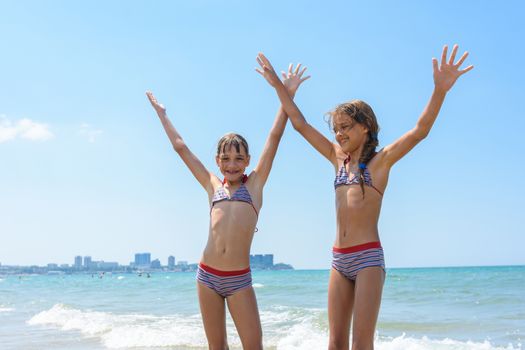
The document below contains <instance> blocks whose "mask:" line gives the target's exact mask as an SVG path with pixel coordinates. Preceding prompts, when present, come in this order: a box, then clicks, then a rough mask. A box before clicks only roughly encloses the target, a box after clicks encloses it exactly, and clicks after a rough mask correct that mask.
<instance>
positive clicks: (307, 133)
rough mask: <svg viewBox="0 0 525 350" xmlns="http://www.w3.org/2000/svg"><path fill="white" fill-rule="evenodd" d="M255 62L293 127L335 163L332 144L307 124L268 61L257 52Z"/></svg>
mask: <svg viewBox="0 0 525 350" xmlns="http://www.w3.org/2000/svg"><path fill="white" fill-rule="evenodd" d="M257 62H259V65H260V66H261V68H262V69H261V70H258V72H259V73H261V75H262V76H264V78H265V79H266V80H267V81H268V83H269V84H270V85H271V86H273V87H274V88H275V91H276V92H277V96H278V97H279V100H280V101H281V105H282V107H283V109H284V111H285V112H286V114H287V115H288V118H290V121H291V122H292V125H293V127H294V129H295V130H297V131H298V132H299V133H300V134H301V135H303V137H304V138H305V139H306V140H307V141H308V142H309V143H310V144H311V145H312V146H313V147H314V148H315V149H316V150H317V151H318V152H319V153H321V154H322V155H323V156H324V157H325V158H327V159H328V160H329V161H330V162H331V163H332V164H334V165H337V159H336V154H335V146H334V144H333V143H332V142H330V140H328V139H327V138H326V137H325V136H324V135H323V134H321V133H320V132H319V131H318V130H317V129H315V128H314V127H313V126H311V125H310V124H308V122H307V121H306V119H305V118H304V116H303V114H302V113H301V111H300V110H299V108H298V107H297V105H296V104H295V103H294V102H293V100H292V98H291V97H290V95H289V94H288V92H287V90H286V87H285V86H284V85H283V83H282V82H281V80H280V79H279V77H278V76H277V74H276V73H275V71H274V69H273V67H272V65H271V64H270V61H269V60H268V59H267V58H266V57H265V56H264V55H263V54H262V53H259V55H258V56H257Z"/></svg>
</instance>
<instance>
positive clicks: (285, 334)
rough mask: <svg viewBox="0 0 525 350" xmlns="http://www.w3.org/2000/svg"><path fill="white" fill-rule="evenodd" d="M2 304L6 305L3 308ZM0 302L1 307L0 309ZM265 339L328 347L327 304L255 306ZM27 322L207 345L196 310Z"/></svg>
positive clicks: (63, 313) (448, 346) (54, 315)
mask: <svg viewBox="0 0 525 350" xmlns="http://www.w3.org/2000/svg"><path fill="white" fill-rule="evenodd" d="M3 309H6V308H3ZM3 309H2V308H0V311H1V310H3ZM260 315H261V322H262V327H263V330H264V345H265V347H266V348H272V349H277V350H299V349H301V350H310V349H312V350H315V349H326V348H327V347H328V321H327V320H326V310H323V309H305V308H292V307H285V306H277V307H273V308H272V309H271V310H263V311H261V312H260ZM28 323H29V324H30V325H51V326H54V327H57V328H58V329H62V330H76V331H79V332H81V333H82V334H83V335H85V336H89V337H98V338H100V341H101V342H102V343H103V345H104V346H106V347H107V348H110V349H119V348H132V347H144V348H147V347H192V348H193V347H196V348H202V349H205V348H207V343H206V337H205V334H204V330H203V327H202V321H201V317H200V315H198V314H196V315H190V316H188V315H168V316H153V315H134V314H127V315H118V314H113V313H109V312H98V311H90V310H79V309H75V308H71V307H68V306H66V305H64V304H56V305H54V306H53V307H52V308H51V309H49V310H46V311H42V312H40V313H39V314H37V315H35V316H33V317H32V318H31V319H30V320H29V321H28ZM227 331H228V341H229V344H230V347H231V348H232V349H237V348H239V347H240V345H241V343H240V340H239V337H238V335H237V332H236V331H235V327H234V325H233V323H232V321H231V318H230V317H228V318H227ZM375 347H376V349H378V350H521V344H518V345H514V346H513V345H511V344H509V345H508V346H495V345H493V344H491V343H490V342H489V341H484V342H472V341H459V340H453V339H440V340H435V339H429V338H427V337H422V338H411V337H407V336H405V335H400V336H398V337H394V338H389V337H384V336H378V337H376V341H375Z"/></svg>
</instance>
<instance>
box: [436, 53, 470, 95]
mask: <svg viewBox="0 0 525 350" xmlns="http://www.w3.org/2000/svg"><path fill="white" fill-rule="evenodd" d="M447 50H448V46H447V45H445V46H444V47H443V52H442V54H441V64H438V60H437V59H436V58H432V65H433V67H434V86H435V87H436V89H437V90H440V91H443V92H447V91H448V90H450V89H451V88H452V86H454V83H455V82H456V80H458V78H459V77H460V76H462V75H463V74H465V73H466V72H468V71H469V70H471V69H472V68H474V66H472V65H470V66H468V67H467V68H465V69H462V70H460V69H459V67H460V66H461V64H463V62H464V61H465V59H466V58H467V56H468V52H465V53H464V54H463V56H461V58H460V59H459V61H457V62H456V63H454V60H455V59H456V53H457V51H458V45H454V47H453V48H452V54H451V55H450V59H449V60H448V62H447Z"/></svg>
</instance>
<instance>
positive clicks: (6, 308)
mask: <svg viewBox="0 0 525 350" xmlns="http://www.w3.org/2000/svg"><path fill="white" fill-rule="evenodd" d="M11 311H15V309H14V308H12V307H0V312H11Z"/></svg>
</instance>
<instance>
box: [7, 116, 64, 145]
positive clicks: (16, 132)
mask: <svg viewBox="0 0 525 350" xmlns="http://www.w3.org/2000/svg"><path fill="white" fill-rule="evenodd" d="M17 137H19V138H22V139H25V140H30V141H47V140H50V139H52V138H53V137H55V135H53V133H52V132H51V131H50V130H49V127H48V126H47V125H46V124H42V123H37V122H34V121H32V120H31V119H27V118H24V119H20V120H18V121H15V122H12V121H10V120H9V119H8V118H7V116H5V115H0V143H2V142H7V141H11V140H14V139H16V138H17Z"/></svg>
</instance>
